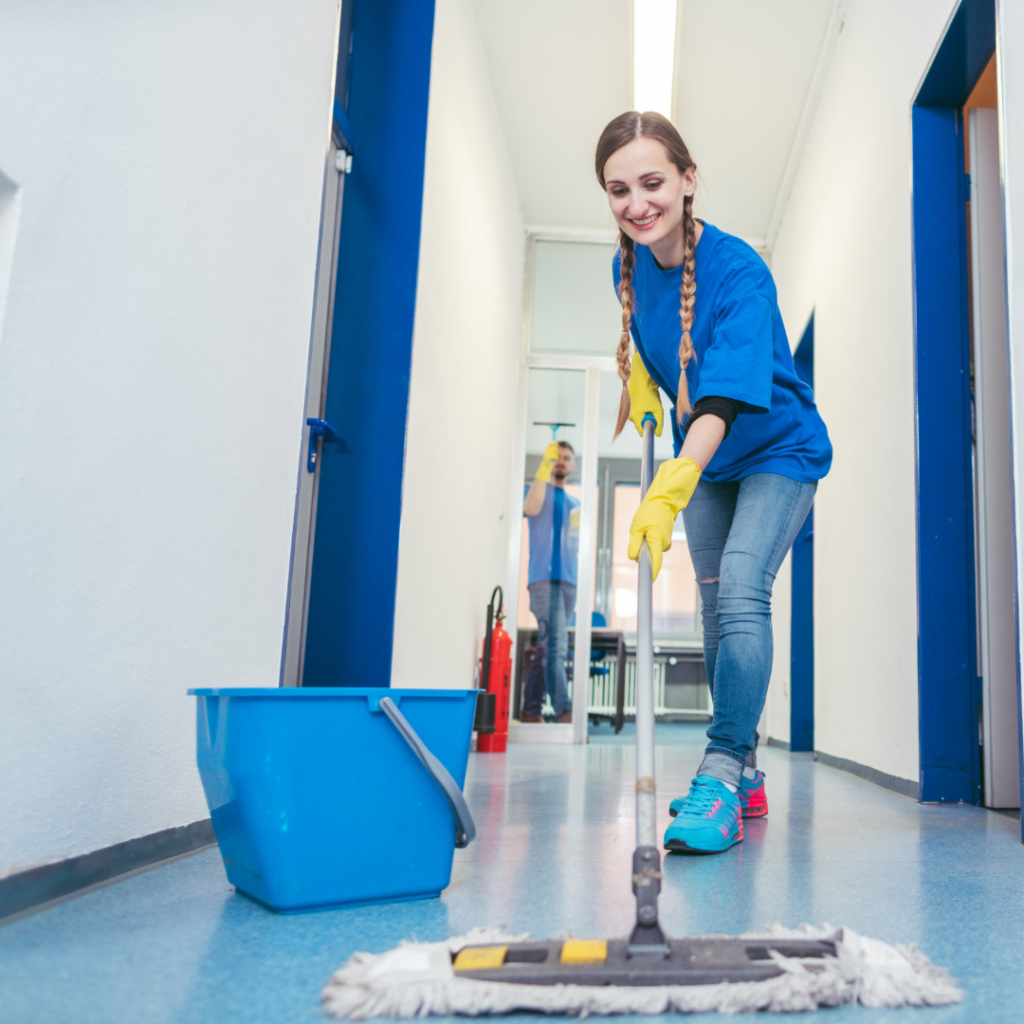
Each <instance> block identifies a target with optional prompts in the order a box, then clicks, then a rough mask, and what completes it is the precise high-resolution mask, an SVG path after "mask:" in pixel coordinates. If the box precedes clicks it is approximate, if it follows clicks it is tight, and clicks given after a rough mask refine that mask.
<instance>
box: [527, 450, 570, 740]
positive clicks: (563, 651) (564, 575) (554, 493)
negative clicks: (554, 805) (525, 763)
mask: <svg viewBox="0 0 1024 1024" xmlns="http://www.w3.org/2000/svg"><path fill="white" fill-rule="evenodd" d="M575 468H576V453H575V451H574V450H573V447H572V445H571V444H569V442H568V441H552V442H551V443H550V444H549V445H548V446H547V448H545V449H544V454H543V456H542V457H541V460H540V467H539V468H538V469H537V475H536V476H535V477H534V480H533V483H532V484H531V485H530V487H529V489H528V490H527V492H526V501H525V502H524V503H523V513H524V515H526V517H527V519H528V520H529V523H530V564H529V576H528V581H527V582H528V589H529V591H530V611H531V612H533V615H534V617H535V618H536V619H537V646H536V648H535V650H534V652H533V660H532V661H531V662H530V671H529V673H528V675H527V677H526V684H525V686H524V687H523V706H522V709H521V711H520V714H519V720H520V721H521V722H543V721H544V719H543V718H542V717H541V706H542V705H543V703H544V692H545V690H546V691H547V692H548V693H550V694H551V703H552V705H553V707H554V710H555V720H556V721H558V722H571V721H572V701H570V700H569V688H568V685H567V682H566V678H565V658H566V655H567V654H568V651H569V620H570V619H571V618H572V612H573V608H574V607H575V606H576V566H577V562H578V557H577V556H578V553H579V540H580V503H579V502H578V501H577V500H576V499H575V498H574V497H573V496H572V495H571V494H566V493H565V481H566V480H567V479H568V477H569V475H570V474H571V473H572V471H573V470H574V469H575Z"/></svg>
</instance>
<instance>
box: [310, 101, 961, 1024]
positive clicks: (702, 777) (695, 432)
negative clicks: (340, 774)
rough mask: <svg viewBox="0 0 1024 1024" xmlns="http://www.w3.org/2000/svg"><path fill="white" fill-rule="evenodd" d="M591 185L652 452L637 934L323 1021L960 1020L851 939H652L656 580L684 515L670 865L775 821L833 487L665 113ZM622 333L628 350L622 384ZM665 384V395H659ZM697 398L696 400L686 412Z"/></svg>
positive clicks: (481, 950) (428, 968)
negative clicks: (683, 742) (803, 595)
mask: <svg viewBox="0 0 1024 1024" xmlns="http://www.w3.org/2000/svg"><path fill="white" fill-rule="evenodd" d="M597 174H598V178H599V179H600V180H601V183H602V185H605V186H606V188H607V192H608V197H609V201H610V203H611V207H612V211H613V212H614V214H615V217H616V219H617V220H618V222H619V225H620V227H621V229H622V234H621V248H620V252H619V253H618V254H617V256H616V261H615V275H616V279H617V282H618V288H619V295H620V297H621V299H622V323H623V332H622V340H621V342H620V344H619V352H618V359H619V369H620V374H621V376H622V380H623V384H624V385H626V386H627V387H628V391H627V390H626V388H624V389H623V397H622V403H621V407H620V410H619V422H618V426H617V433H618V431H621V429H622V427H623V425H624V424H625V422H626V419H627V418H628V419H631V420H633V422H634V423H635V424H636V426H637V429H638V430H639V431H640V435H641V437H642V438H643V452H644V454H643V462H642V472H641V487H642V488H643V489H644V494H645V495H646V496H645V498H644V500H643V502H642V503H641V505H640V509H639V511H638V512H637V514H636V516H635V518H634V520H633V526H632V528H631V533H630V555H631V557H633V558H636V559H637V561H638V563H639V565H638V570H637V605H638V606H637V644H636V655H637V657H636V687H637V689H636V693H637V702H636V724H637V739H636V774H637V779H636V831H637V847H636V850H635V852H634V854H633V863H632V870H631V871H630V878H631V882H632V887H633V892H634V894H635V896H636V924H635V926H634V928H633V930H632V932H631V934H630V935H629V937H628V938H620V939H611V940H608V939H577V938H569V937H567V936H562V937H560V938H557V939H548V940H535V939H531V938H530V936H529V935H508V934H505V932H504V929H502V928H500V927H493V928H482V929H477V930H475V931H473V932H471V933H470V934H469V935H465V936H462V937H461V938H457V939H450V940H448V941H447V942H436V943H403V944H402V945H400V946H399V947H397V948H396V949H393V950H390V951H389V952H386V953H381V954H377V955H370V954H366V953H357V954H355V955H354V956H353V957H352V958H351V959H350V960H349V961H348V962H347V963H346V964H344V965H343V966H342V968H341V969H340V970H339V971H337V972H336V973H335V975H334V976H333V977H332V978H331V980H330V981H329V982H328V985H327V987H326V988H325V989H324V992H323V1002H324V1008H325V1009H326V1011H327V1012H328V1013H330V1014H331V1015H333V1016H335V1017H349V1018H352V1019H355V1020H362V1019H365V1018H367V1017H382V1016H392V1017H423V1016H427V1015H437V1016H451V1015H464V1016H481V1015H486V1014H499V1013H510V1012H513V1011H517V1010H520V1011H522V1010H526V1011H531V1010H532V1011H534V1012H539V1013H546V1014H553V1013H563V1014H573V1015H579V1016H586V1015H593V1014H655V1013H668V1012H677V1013H695V1012H701V1011H706V1010H717V1011H720V1012H725V1013H738V1012H741V1011H748V1010H774V1011H777V1012H790V1011H794V1010H812V1009H816V1008H817V1007H819V1006H838V1005H841V1004H842V1003H849V1002H854V1001H859V1002H861V1003H862V1004H864V1005H866V1006H906V1005H913V1006H929V1005H930V1006H939V1005H948V1004H949V1003H954V1002H957V1001H959V1000H960V998H961V993H960V991H959V989H958V988H957V987H956V984H955V983H954V982H953V981H952V980H951V979H950V978H949V977H948V975H947V974H946V973H945V971H943V970H942V969H941V968H937V967H934V966H933V965H932V964H931V962H930V961H929V960H928V958H927V957H925V956H924V955H923V954H921V953H919V952H917V950H915V949H914V948H913V947H892V946H889V945H887V944H885V943H882V942H877V941H875V940H872V939H864V938H861V937H860V936H858V935H856V934H854V933H853V932H850V931H849V930H848V929H839V930H836V929H832V928H828V927H825V928H820V929H814V928H809V927H808V926H806V925H803V926H801V927H800V928H799V929H796V930H792V931H791V930H787V929H785V928H782V927H780V926H778V925H774V926H772V927H771V928H770V929H768V930H767V931H766V932H761V933H756V932H748V933H746V934H745V935H743V936H739V937H737V938H727V937H725V936H721V935H713V936H692V937H687V938H672V937H671V936H670V935H666V934H665V932H664V931H663V930H662V927H661V924H660V922H659V919H658V894H659V892H660V890H661V882H662V873H661V856H660V853H659V851H658V849H657V846H656V843H657V834H658V833H657V824H656V813H655V792H656V785H655V779H654V766H655V758H654V666H653V651H654V640H653V633H652V619H653V615H652V607H651V605H652V581H653V578H654V577H655V576H656V575H657V572H658V569H659V567H660V565H661V558H662V554H663V552H665V551H666V550H668V547H669V545H670V543H671V539H672V524H673V523H674V521H675V518H676V516H677V515H678V514H679V511H680V509H683V508H685V509H686V529H687V536H688V537H689V540H690V547H691V552H692V554H693V560H694V565H695V567H696V568H697V573H698V576H699V578H700V585H701V590H702V593H703V599H704V616H705V619H704V621H705V634H704V636H705V641H704V642H705V651H706V656H707V663H708V677H709V678H710V679H711V681H712V687H713V693H714V702H715V717H714V721H713V723H712V726H711V728H710V729H709V730H708V735H709V737H710V738H711V743H710V745H709V746H708V750H707V753H706V755H705V757H704V761H703V763H702V764H701V766H700V768H699V769H698V772H697V777H696V778H695V779H694V781H693V784H692V786H691V788H690V793H689V795H688V796H687V797H686V798H685V799H681V800H677V801H674V806H675V809H676V811H677V814H676V819H675V822H674V823H673V824H672V825H671V826H670V827H669V830H668V832H667V833H666V835H665V845H666V846H667V847H668V848H669V849H670V850H683V851H692V852H700V853H717V852H720V851H722V850H725V849H728V848H729V847H730V846H731V845H733V844H734V843H736V842H738V841H739V840H740V839H742V838H743V822H742V814H744V813H751V814H755V813H760V814H764V813H765V811H766V810H767V802H766V801H765V798H764V781H763V776H761V775H760V773H758V772H757V771H756V768H755V767H754V762H753V754H754V750H755V747H756V743H757V738H756V725H757V720H758V717H759V716H760V712H761V706H762V705H763V703H764V698H765V692H766V690H767V687H768V673H769V670H770V668H771V646H772V645H771V618H770V611H769V601H770V598H771V588H772V582H773V580H774V578H775V573H776V572H777V571H778V568H779V564H780V563H781V562H782V559H783V557H784V556H785V553H786V551H787V549H788V548H789V545H790V544H791V543H792V541H793V538H794V537H795V535H796V533H797V530H798V529H799V527H800V525H801V524H802V523H803V520H804V517H805V516H806V515H807V511H808V509H809V508H810V504H811V500H812V499H813V497H814V489H815V484H816V481H817V480H818V478H820V477H821V476H823V475H824V474H825V472H826V470H827V469H828V465H829V461H830V458H831V449H830V447H829V443H828V437H827V435H826V433H825V427H824V424H823V423H822V422H821V419H820V418H819V417H818V414H817V411H816V410H815V408H814V403H813V401H812V398H811V393H810V390H809V389H808V388H806V387H804V386H803V385H802V384H801V383H800V382H799V381H798V380H797V378H796V376H795V374H794V372H793V362H792V359H791V357H790V354H789V347H788V345H787V343H786V335H785V331H784V330H783V328H782V321H781V319H780V317H779V311H778V306H777V304H776V301H775V288H774V285H773V284H772V279H771V275H770V274H769V273H768V270H767V268H766V267H765V265H764V264H763V263H762V262H761V260H760V259H759V258H758V257H757V255H756V254H755V253H754V252H753V250H751V249H750V248H749V247H748V246H746V245H745V244H744V243H743V242H740V241H739V240H738V239H735V238H730V237H729V236H728V235H725V234H723V233H722V232H720V231H717V230H716V229H715V228H713V227H711V226H710V225H708V224H703V225H702V224H698V223H696V222H695V221H694V220H693V218H692V216H691V214H690V207H691V203H692V197H693V189H694V166H693V161H692V160H690V157H689V154H688V153H687V151H686V147H685V146H684V145H683V142H682V140H681V139H680V138H679V135H678V134H677V133H676V131H675V129H674V128H673V127H672V126H671V125H670V124H669V123H668V121H666V120H665V119H664V118H662V117H660V116H659V115H657V114H643V115H641V114H637V113H629V114H623V115H622V116H621V117H619V118H616V120H614V121H613V122H612V123H611V124H610V125H609V126H608V128H606V129H605V131H604V133H603V135H602V136H601V141H600V143H599V145H598V155H597ZM636 243H640V244H636ZM698 243H700V248H698ZM698 257H699V261H698ZM698 266H699V268H700V274H699V282H700V287H701V291H700V295H701V299H700V302H699V303H697V305H696V309H697V310H699V311H700V315H699V317H695V305H694V296H695V294H696V285H697V280H698V274H697V268H698ZM666 268H669V269H666ZM677 291H678V296H677ZM679 296H681V298H680V297H679ZM680 309H681V312H680ZM677 315H678V316H679V317H680V319H681V325H680V323H679V322H678V321H677V320H676V316H677ZM680 326H681V328H682V331H681V334H682V344H681V345H679V344H678V338H679V334H680V330H679V328H680ZM631 331H632V335H633V338H634V340H635V341H636V345H637V350H638V353H637V356H635V357H634V358H633V361H632V366H631V365H630V360H629V348H630V346H629V339H630V332H631ZM673 374H674V375H675V376H673ZM676 379H678V382H679V383H678V387H677V389H676V390H677V393H676V394H673V392H672V391H671V389H670V388H669V387H668V386H667V385H666V383H665V381H667V380H676ZM659 385H660V386H661V387H662V388H663V389H664V390H665V391H666V392H667V393H668V394H669V395H671V396H672V400H673V402H675V403H676V417H675V418H674V419H675V422H674V423H673V433H674V436H675V440H676V448H675V450H676V454H677V456H678V457H677V458H675V459H671V460H669V461H668V462H666V463H664V464H663V465H662V467H661V469H660V470H659V471H658V473H657V475H656V476H654V478H653V480H652V475H653V468H654V435H653V433H652V430H654V429H657V430H660V429H661V419H662V409H661V401H660V399H659V397H658V387H659ZM691 392H692V393H693V394H695V395H696V396H697V402H696V404H695V405H694V406H693V408H692V409H691V407H690V405H689V400H688V396H689V394H690V393H691ZM681 426H683V427H685V434H686V436H685V439H684V437H683V430H682V429H681ZM734 426H735V429H731V428H733V427H734ZM702 472H703V474H704V479H703V480H702V479H701V475H702ZM645 539H646V541H647V543H646V544H645V543H644V540H645ZM424 763H426V762H424ZM442 771H443V769H442ZM744 773H746V775H744ZM437 778H438V775H436V774H435V779H437ZM449 781H450V780H449ZM451 785H452V786H453V787H454V783H452V784H451ZM445 788H446V793H448V795H449V799H450V800H451V802H452V809H453V814H454V815H455V817H456V819H457V821H458V827H457V829H456V835H459V834H460V831H462V832H464V833H465V834H469V833H471V832H472V828H469V829H465V828H464V826H463V824H462V816H465V817H466V818H468V816H469V811H468V809H467V808H465V807H464V805H463V802H462V801H461V794H459V795H458V796H459V799H453V797H452V794H451V793H450V792H449V790H448V787H445Z"/></svg>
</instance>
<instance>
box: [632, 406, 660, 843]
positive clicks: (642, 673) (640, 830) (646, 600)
mask: <svg viewBox="0 0 1024 1024" xmlns="http://www.w3.org/2000/svg"><path fill="white" fill-rule="evenodd" d="M642 427H643V432H644V440H643V458H642V461H641V466H640V493H641V495H643V496H644V497H646V495H647V491H648V490H649V488H650V486H651V481H652V480H653V479H654V417H653V416H651V415H650V413H648V414H647V415H646V416H645V417H644V418H643V423H642ZM641 500H642V499H641ZM652 604H653V583H652V580H651V552H650V548H648V546H647V541H646V540H645V541H644V542H643V543H642V544H641V545H640V558H639V564H638V579H637V610H636V845H637V846H638V847H642V846H657V844H658V834H657V814H656V809H655V790H654V624H653V618H654V615H653V609H652Z"/></svg>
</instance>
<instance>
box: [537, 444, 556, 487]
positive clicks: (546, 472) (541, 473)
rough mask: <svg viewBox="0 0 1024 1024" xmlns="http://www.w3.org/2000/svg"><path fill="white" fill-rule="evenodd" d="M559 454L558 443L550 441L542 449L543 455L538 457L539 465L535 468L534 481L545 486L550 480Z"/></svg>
mask: <svg viewBox="0 0 1024 1024" xmlns="http://www.w3.org/2000/svg"><path fill="white" fill-rule="evenodd" d="M559 454H560V453H559V450H558V442H557V441H552V442H551V443H550V444H549V445H548V446H547V448H545V449H544V454H543V455H542V456H541V457H540V465H539V466H538V467H537V472H536V474H535V476H534V480H540V481H541V483H545V484H546V483H547V482H548V481H549V480H550V479H551V470H552V469H554V468H555V463H556V462H557V461H558V458H559Z"/></svg>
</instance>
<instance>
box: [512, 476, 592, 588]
mask: <svg viewBox="0 0 1024 1024" xmlns="http://www.w3.org/2000/svg"><path fill="white" fill-rule="evenodd" d="M529 491H530V488H529V487H527V488H526V493H527V494H528V493H529ZM579 509H580V503H579V502H578V501H577V500H576V499H575V498H574V497H573V496H572V495H571V494H566V493H565V488H564V487H555V486H554V484H548V485H547V487H545V488H544V504H543V505H542V506H541V510H540V511H539V512H538V513H537V514H536V515H535V516H526V518H527V520H528V521H529V524H530V566H529V573H528V580H527V582H529V583H537V582H538V581H539V580H562V581H563V582H565V583H572V584H573V585H574V586H575V584H576V561H577V555H578V553H579V549H580V512H579ZM523 515H526V513H525V512H524V513H523ZM556 534H557V535H558V536H559V538H560V543H558V544H553V543H552V541H553V539H554V537H555V535H556Z"/></svg>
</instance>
